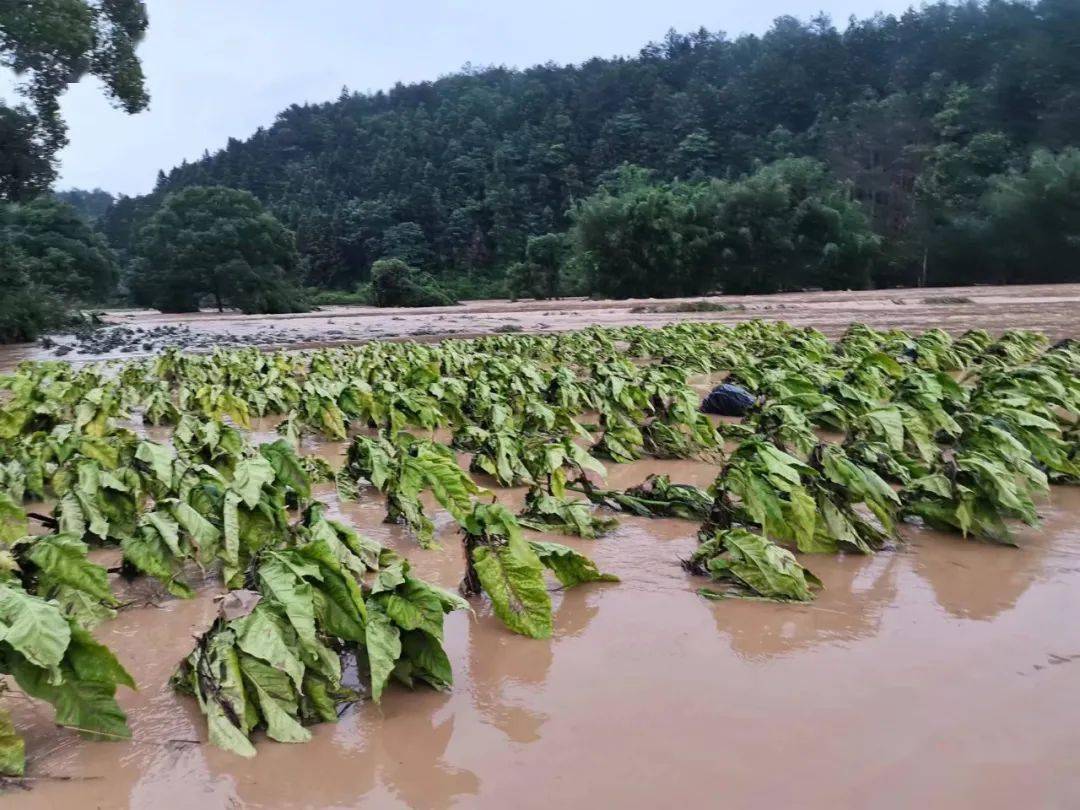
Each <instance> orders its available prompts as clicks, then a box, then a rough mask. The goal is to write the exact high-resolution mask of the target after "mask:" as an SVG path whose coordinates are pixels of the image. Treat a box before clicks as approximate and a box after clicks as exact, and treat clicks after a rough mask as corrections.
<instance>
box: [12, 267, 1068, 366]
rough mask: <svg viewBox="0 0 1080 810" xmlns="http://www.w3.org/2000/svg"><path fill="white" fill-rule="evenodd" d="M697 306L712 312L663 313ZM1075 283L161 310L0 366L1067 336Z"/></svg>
mask: <svg viewBox="0 0 1080 810" xmlns="http://www.w3.org/2000/svg"><path fill="white" fill-rule="evenodd" d="M696 302H706V303H707V304H711V305H714V306H719V307H724V309H723V310H720V311H711V312H685V311H681V312H680V311H671V310H672V309H676V310H677V309H679V308H680V307H683V306H684V305H686V304H688V303H696ZM1078 311H1080V284H1060V285H1043V286H1013V287H949V288H924V289H902V290H871V291H856V292H844V291H841V292H801V293H782V294H778V295H766V296H714V297H709V298H699V299H665V300H662V301H660V300H656V299H630V300H622V301H590V300H584V299H580V298H571V299H562V300H558V301H518V302H509V301H470V302H468V303H466V304H463V305H461V306H455V307H431V308H424V309H376V308H374V307H326V308H324V309H322V310H320V311H318V312H310V313H303V314H299V315H276V316H255V315H242V314H239V313H236V312H225V313H218V312H198V313H191V314H186V315H163V314H161V313H158V312H152V311H145V310H142V311H139V310H127V311H112V312H107V313H105V315H104V321H105V323H106V324H109V326H107V327H105V328H104V329H103V330H98V331H97V332H94V333H92V335H91V336H90V337H89V338H87V339H81V340H80V339H78V338H76V337H75V336H74V335H55V336H51V337H50V338H49V340H48V341H47V342H46V343H47V345H42V344H40V343H39V344H23V345H20V346H9V347H0V369H5V368H10V367H12V366H13V365H14V364H15V363H17V362H18V361H19V360H25V359H38V360H41V359H56V358H58V357H63V358H64V359H67V360H71V361H74V362H80V361H90V360H99V359H104V358H118V357H146V356H150V355H154V354H157V353H159V352H160V351H162V350H163V349H164V348H166V347H168V346H177V347H179V348H182V349H184V350H187V351H209V350H210V349H212V348H213V347H215V346H243V345H254V346H261V347H266V348H269V347H292V348H301V347H309V346H320V345H334V344H344V343H356V342H362V341H367V340H401V339H416V340H434V339H438V338H442V337H473V336H477V335H485V334H492V333H497V332H500V331H502V332H510V331H525V332H538V333H550V332H561V331H567V330H572V329H583V328H585V327H588V326H593V325H599V326H618V325H625V324H642V325H645V326H661V325H663V324H666V323H671V322H673V321H680V320H710V321H720V322H723V323H737V322H739V321H745V320H749V319H752V318H764V319H768V320H785V321H788V322H790V323H793V324H797V325H800V326H813V327H816V328H817V329H820V330H821V331H822V332H824V333H825V334H827V335H829V336H831V337H832V336H836V335H838V334H839V333H841V332H842V331H843V330H844V329H845V328H846V327H847V326H848V324H850V323H853V322H856V321H859V322H863V323H866V324H868V325H870V326H873V327H875V328H890V327H899V328H903V329H910V330H913V331H923V330H925V329H929V328H931V327H935V326H938V327H942V328H944V329H947V330H949V331H962V330H964V329H968V328H972V327H979V328H983V329H988V330H991V331H1001V330H1003V329H1008V328H1025V329H1036V330H1039V331H1042V332H1044V333H1045V334H1047V335H1048V336H1050V337H1051V338H1053V339H1055V340H1057V339H1059V338H1063V337H1070V336H1074V335H1075V331H1076V323H1077V315H1076V313H1077V312H1078Z"/></svg>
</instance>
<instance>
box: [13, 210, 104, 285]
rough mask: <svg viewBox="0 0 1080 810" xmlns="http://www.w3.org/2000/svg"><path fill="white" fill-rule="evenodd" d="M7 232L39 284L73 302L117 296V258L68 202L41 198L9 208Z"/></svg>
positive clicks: (26, 267) (28, 270)
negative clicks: (115, 294) (115, 293)
mask: <svg viewBox="0 0 1080 810" xmlns="http://www.w3.org/2000/svg"><path fill="white" fill-rule="evenodd" d="M5 230H6V231H7V238H8V240H9V242H10V244H11V245H12V246H13V247H14V248H16V249H17V250H18V251H19V252H20V254H21V256H22V259H21V261H22V264H23V265H24V266H25V269H26V272H27V273H29V275H30V277H31V278H32V279H33V281H34V282H35V283H37V284H39V285H41V286H43V287H45V288H48V289H50V290H52V291H54V292H56V293H58V294H59V295H61V296H63V297H65V298H67V299H69V300H73V301H82V302H88V303H98V302H102V301H105V300H106V299H108V298H110V297H111V296H112V295H113V294H114V292H115V290H116V283H117V280H118V268H117V263H116V257H115V256H114V255H113V252H112V250H111V248H109V245H108V243H107V242H106V240H105V238H104V237H103V236H102V235H101V234H99V233H97V232H96V231H94V230H93V229H91V227H90V225H89V224H88V223H87V222H86V220H84V219H83V218H81V217H80V216H79V215H78V214H77V213H76V211H75V209H74V208H72V207H71V206H70V205H68V204H67V203H65V202H61V201H60V200H55V199H50V198H48V197H39V198H37V199H36V200H33V201H31V202H28V203H24V204H22V205H12V206H8V215H7V217H6V223H5Z"/></svg>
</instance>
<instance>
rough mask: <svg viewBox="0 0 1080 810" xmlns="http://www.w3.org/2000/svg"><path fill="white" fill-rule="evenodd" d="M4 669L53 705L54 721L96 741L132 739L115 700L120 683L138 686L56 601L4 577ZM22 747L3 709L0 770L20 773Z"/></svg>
mask: <svg viewBox="0 0 1080 810" xmlns="http://www.w3.org/2000/svg"><path fill="white" fill-rule="evenodd" d="M0 638H2V639H3V640H2V641H0V673H3V674H5V675H10V676H11V677H12V678H13V679H14V680H15V682H16V683H17V684H18V686H19V688H20V689H21V690H22V691H23V692H25V693H26V694H27V695H29V696H30V697H32V698H37V699H38V700H44V701H46V702H48V703H50V704H52V706H53V708H54V709H55V710H56V723H57V725H61V726H70V727H71V728H74V729H76V730H78V731H80V732H81V733H83V734H84V735H85V736H87V737H89V738H92V739H105V740H117V739H128V738H129V737H131V731H130V729H128V726H127V718H126V717H125V716H124V712H123V711H122V710H121V709H120V707H119V706H118V705H117V703H116V698H115V694H116V689H117V687H118V686H128V687H130V688H132V689H134V688H135V683H134V681H132V679H131V676H130V675H128V673H127V671H126V670H125V669H124V668H123V667H122V666H121V665H120V663H119V662H118V661H117V660H116V658H115V657H114V656H113V654H112V653H111V652H109V650H108V649H107V648H106V647H104V646H102V645H101V644H99V643H98V642H96V641H95V640H94V638H93V637H92V636H91V635H90V634H89V633H88V632H87V631H86V630H84V629H83V628H82V627H81V626H79V625H78V624H77V623H76V622H74V621H73V620H72V619H69V618H66V617H65V616H64V615H63V613H61V611H60V608H59V606H58V605H57V604H56V603H55V602H51V601H47V600H45V599H42V598H40V597H38V596H33V595H31V594H28V593H26V592H25V591H24V590H23V589H22V588H21V587H20V586H19V585H18V583H16V582H14V581H13V580H11V579H7V578H5V579H3V580H2V581H0ZM24 767H25V759H24V753H23V745H22V741H21V739H19V737H18V735H17V734H16V732H15V730H14V728H13V727H12V725H11V719H10V717H9V716H8V715H7V713H6V711H4V712H2V713H0V773H3V774H4V775H6V776H21V775H22V773H23V769H24Z"/></svg>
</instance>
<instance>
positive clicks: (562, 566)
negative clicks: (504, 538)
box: [529, 540, 619, 588]
mask: <svg viewBox="0 0 1080 810" xmlns="http://www.w3.org/2000/svg"><path fill="white" fill-rule="evenodd" d="M529 546H530V547H531V548H532V550H533V551H534V552H536V556H537V557H538V558H539V559H540V562H541V563H543V565H544V567H545V568H548V569H550V570H551V572H552V573H554V574H555V577H556V578H557V579H558V580H559V582H561V583H562V584H563V586H564V587H566V588H571V587H573V586H574V585H579V584H581V583H582V582H618V581H619V578H618V577H617V576H615V575H614V574H603V573H601V572H600V569H598V568H597V567H596V563H594V562H593V561H592V560H590V559H589V558H588V557H586V556H585V555H584V554H579V553H578V552H576V551H574V550H573V549H572V548H570V547H568V546H563V545H559V544H558V543H544V542H540V541H539V540H530V541H529Z"/></svg>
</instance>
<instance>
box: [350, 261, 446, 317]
mask: <svg viewBox="0 0 1080 810" xmlns="http://www.w3.org/2000/svg"><path fill="white" fill-rule="evenodd" d="M371 297H372V303H373V304H375V306H377V307H439V306H448V305H450V304H455V303H457V302H456V301H454V300H453V299H452V298H451V297H450V296H449V295H447V293H446V292H445V291H444V290H443V289H442V288H441V287H439V284H438V282H437V281H436V280H435V279H434V278H432V277H431V275H430V274H428V273H425V272H424V271H422V270H417V269H416V268H415V267H410V266H409V265H407V264H406V263H405V262H404V261H402V260H401V259H379V261H377V262H375V264H373V265H372V266H371Z"/></svg>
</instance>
